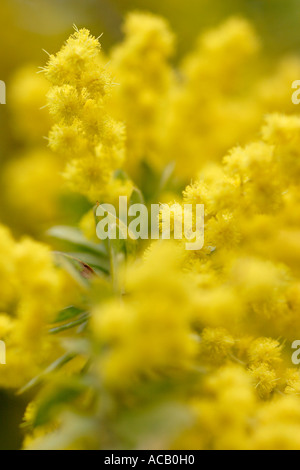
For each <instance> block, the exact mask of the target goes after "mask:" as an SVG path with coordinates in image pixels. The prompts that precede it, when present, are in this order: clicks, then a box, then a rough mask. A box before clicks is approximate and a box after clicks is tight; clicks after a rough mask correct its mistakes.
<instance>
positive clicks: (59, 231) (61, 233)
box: [47, 226, 107, 257]
mask: <svg viewBox="0 0 300 470" xmlns="http://www.w3.org/2000/svg"><path fill="white" fill-rule="evenodd" d="M47 235H49V236H50V237H53V238H56V239H58V240H62V241H65V242H68V243H71V244H72V245H76V246H78V247H81V248H85V249H86V250H88V251H91V252H94V253H97V254H99V255H102V256H105V257H107V252H106V247H105V245H104V244H103V243H99V245H98V244H97V243H93V242H91V241H89V240H87V239H86V238H85V237H84V235H83V233H82V232H81V230H79V229H77V228H75V227H67V226H57V227H52V228H51V229H50V230H48V232H47Z"/></svg>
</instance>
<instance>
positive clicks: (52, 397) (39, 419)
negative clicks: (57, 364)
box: [33, 379, 86, 427]
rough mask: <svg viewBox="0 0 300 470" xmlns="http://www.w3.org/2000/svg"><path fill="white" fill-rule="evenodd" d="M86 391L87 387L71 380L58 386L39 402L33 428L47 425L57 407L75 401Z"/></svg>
mask: <svg viewBox="0 0 300 470" xmlns="http://www.w3.org/2000/svg"><path fill="white" fill-rule="evenodd" d="M85 389H86V386H85V385H83V384H82V383H80V382H79V381H76V380H71V379H69V380H68V382H67V383H65V384H58V385H56V387H54V388H53V389H52V390H51V392H50V393H48V394H46V396H44V397H43V399H42V400H41V401H38V407H37V410H36V414H35V418H34V421H33V426H34V427H37V426H43V425H45V424H47V423H48V422H49V421H50V420H51V419H52V417H53V413H54V411H55V409H57V407H59V406H60V405H63V404H69V403H70V402H72V401H74V400H75V399H76V398H78V397H79V396H80V395H81V394H82V393H83V392H84V390H85Z"/></svg>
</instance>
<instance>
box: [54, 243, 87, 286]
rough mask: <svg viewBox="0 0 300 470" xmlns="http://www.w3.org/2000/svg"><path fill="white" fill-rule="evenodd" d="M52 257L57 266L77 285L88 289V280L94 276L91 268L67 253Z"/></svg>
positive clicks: (57, 253) (59, 253) (56, 254)
mask: <svg viewBox="0 0 300 470" xmlns="http://www.w3.org/2000/svg"><path fill="white" fill-rule="evenodd" d="M54 255H55V259H56V262H57V264H58V265H59V266H61V267H62V268H64V269H65V270H66V271H67V272H68V273H69V274H70V275H71V276H72V277H73V278H74V279H75V280H76V281H77V282H78V284H80V285H81V286H82V287H84V288H88V287H89V283H88V280H89V279H91V278H92V277H94V276H96V273H95V271H94V270H93V268H91V267H90V266H89V265H88V264H86V263H84V262H83V261H81V260H80V259H78V258H75V257H74V256H71V255H69V254H67V253H61V252H55V253H54Z"/></svg>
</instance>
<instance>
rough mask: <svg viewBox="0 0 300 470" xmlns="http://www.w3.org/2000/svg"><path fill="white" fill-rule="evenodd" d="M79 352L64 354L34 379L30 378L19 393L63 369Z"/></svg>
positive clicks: (21, 393)
mask: <svg viewBox="0 0 300 470" xmlns="http://www.w3.org/2000/svg"><path fill="white" fill-rule="evenodd" d="M76 356H77V354H73V353H72V354H69V353H67V354H64V355H63V356H61V357H60V358H59V359H57V360H56V361H54V362H53V363H52V364H50V366H48V367H47V369H45V370H44V371H43V372H42V373H41V374H39V375H37V376H36V377H34V378H33V379H32V380H30V381H29V382H28V383H27V384H26V385H24V387H22V388H21V389H20V390H19V391H18V392H17V394H18V395H23V394H24V393H26V392H28V391H29V390H31V389H32V388H34V387H36V386H37V385H40V384H41V383H42V382H43V381H44V380H45V378H46V377H47V376H48V375H49V374H51V373H52V372H54V371H56V370H59V369H61V368H62V367H63V366H64V365H65V364H68V362H70V361H71V360H72V359H74V357H76Z"/></svg>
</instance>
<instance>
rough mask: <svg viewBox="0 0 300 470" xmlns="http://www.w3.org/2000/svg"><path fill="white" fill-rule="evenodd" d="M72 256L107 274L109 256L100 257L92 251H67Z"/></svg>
mask: <svg viewBox="0 0 300 470" xmlns="http://www.w3.org/2000/svg"><path fill="white" fill-rule="evenodd" d="M68 255H69V256H72V257H73V258H78V259H80V261H82V262H83V263H85V264H88V265H89V266H91V267H92V268H97V269H99V270H100V271H103V272H104V273H106V274H109V258H102V257H99V256H98V255H95V254H92V253H86V252H85V253H81V252H78V253H68Z"/></svg>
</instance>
